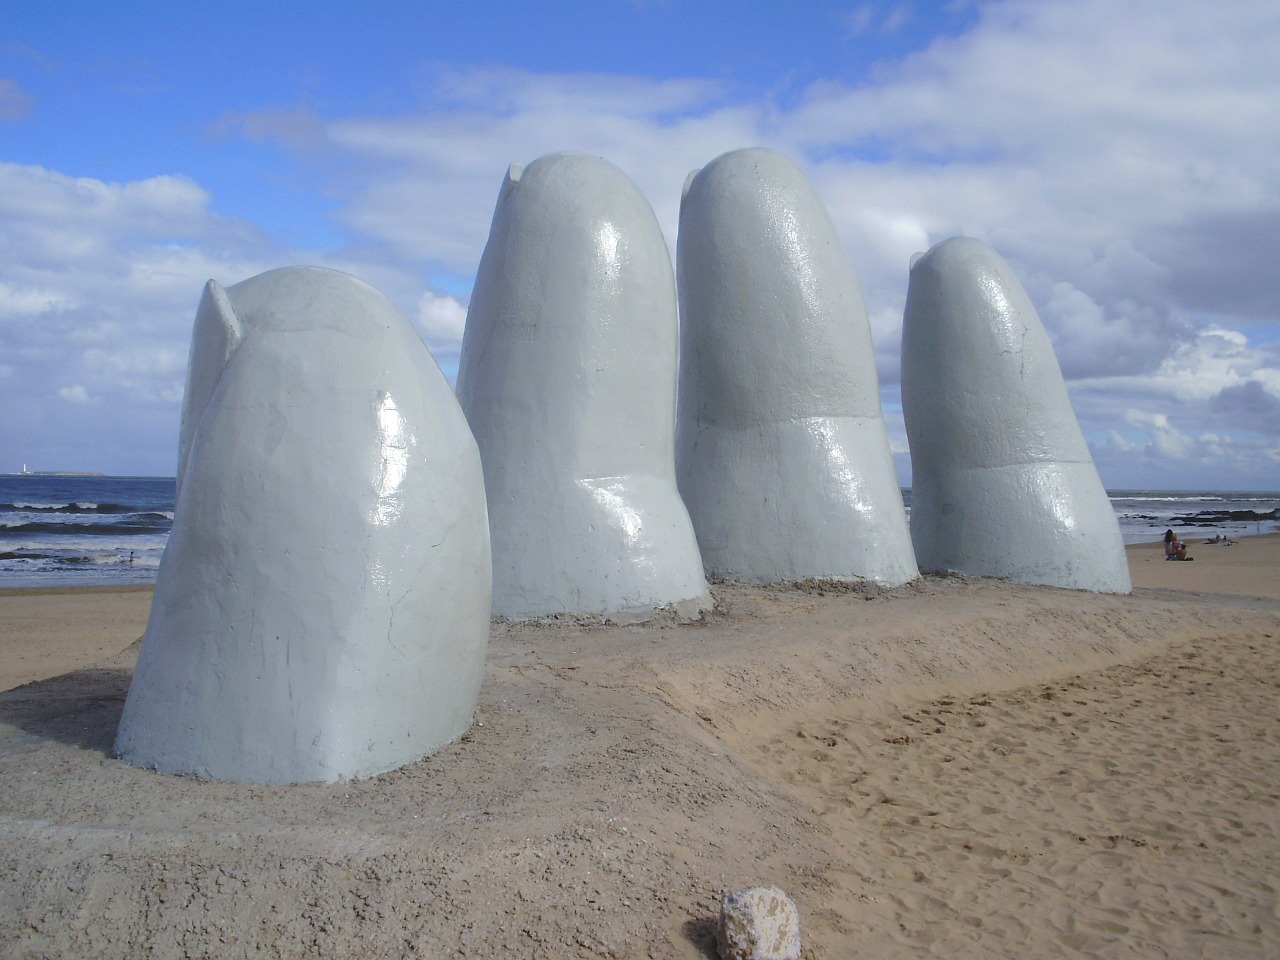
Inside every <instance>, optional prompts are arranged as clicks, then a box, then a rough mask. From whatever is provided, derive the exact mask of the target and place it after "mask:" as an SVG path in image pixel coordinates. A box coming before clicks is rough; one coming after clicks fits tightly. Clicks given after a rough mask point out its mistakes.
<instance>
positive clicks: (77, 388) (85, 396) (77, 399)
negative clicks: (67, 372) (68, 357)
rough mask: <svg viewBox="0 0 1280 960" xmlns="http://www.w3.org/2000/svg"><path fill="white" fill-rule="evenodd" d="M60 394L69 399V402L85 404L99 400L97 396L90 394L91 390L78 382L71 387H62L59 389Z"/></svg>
mask: <svg viewBox="0 0 1280 960" xmlns="http://www.w3.org/2000/svg"><path fill="white" fill-rule="evenodd" d="M58 396H60V397H61V398H62V399H63V400H65V401H67V403H79V404H85V403H97V402H98V401H97V398H96V397H91V396H89V392H88V391H87V390H85V388H84V387H82V386H81V385H80V384H78V383H76V384H72V385H71V386H69V387H62V388H61V389H60V390H59V391H58Z"/></svg>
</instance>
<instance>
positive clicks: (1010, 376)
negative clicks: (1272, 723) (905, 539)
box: [902, 237, 1131, 593]
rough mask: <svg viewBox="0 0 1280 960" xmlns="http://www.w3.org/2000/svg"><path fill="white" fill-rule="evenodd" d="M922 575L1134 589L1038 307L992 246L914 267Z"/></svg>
mask: <svg viewBox="0 0 1280 960" xmlns="http://www.w3.org/2000/svg"><path fill="white" fill-rule="evenodd" d="M902 412H903V418H904V420H905V421H906V427H907V440H908V442H909V443H910V446H911V468H912V474H913V479H912V489H911V497H912V504H911V537H912V539H913V541H914V542H915V548H916V558H917V559H918V560H919V562H920V569H921V570H957V571H960V572H963V573H971V574H976V575H979V576H990V577H1008V578H1009V579H1010V580H1015V581H1018V582H1021V583H1042V584H1048V585H1050V586H1056V587H1073V588H1076V589H1081V590H1094V591H1100V592H1105V593H1128V592H1129V591H1130V589H1131V587H1130V582H1129V566H1128V563H1127V561H1126V559H1125V553H1124V543H1123V541H1122V539H1121V536H1120V527H1119V524H1118V522H1117V520H1116V515H1115V511H1114V510H1112V508H1111V502H1110V501H1109V500H1108V499H1107V493H1106V491H1105V490H1104V489H1103V487H1102V481H1101V480H1100V479H1099V478H1098V471H1097V469H1096V468H1095V467H1094V465H1093V457H1092V456H1091V455H1090V453H1089V447H1088V445H1087V444H1086V443H1085V439H1084V435H1083V434H1082V433H1081V432H1080V427H1079V425H1078V424H1077V422H1076V417H1075V413H1074V412H1073V411H1072V409H1071V400H1070V398H1069V397H1068V396H1067V387H1066V384H1065V382H1064V381H1063V379H1062V371H1061V370H1060V369H1059V367H1058V361H1057V358H1056V357H1055V356H1054V353H1053V345H1052V344H1051V343H1050V341H1049V336H1048V334H1047V333H1046V332H1045V329H1044V327H1043V326H1042V325H1041V323H1040V318H1039V316H1037V314H1036V310H1035V307H1034V306H1032V304H1031V300H1030V298H1028V297H1027V294H1026V292H1025V291H1024V290H1023V289H1022V285H1021V284H1020V283H1019V282H1018V280H1017V278H1016V277H1015V276H1014V274H1013V271H1012V270H1011V269H1010V268H1009V265H1008V264H1007V263H1005V262H1004V260H1003V259H1001V258H1000V256H999V255H998V254H997V253H996V252H995V251H994V250H992V249H990V248H989V247H987V246H986V245H984V244H982V243H980V242H978V241H977V240H971V239H968V238H965V237H956V238H953V239H951V240H944V241H943V242H942V243H939V244H937V245H936V246H934V247H933V248H932V249H931V250H930V251H929V252H928V253H926V254H924V255H923V256H920V257H919V258H918V259H917V260H916V261H915V262H914V263H913V264H912V267H911V278H910V283H909V286H908V288H907V305H906V313H905V315H904V317H903V323H902Z"/></svg>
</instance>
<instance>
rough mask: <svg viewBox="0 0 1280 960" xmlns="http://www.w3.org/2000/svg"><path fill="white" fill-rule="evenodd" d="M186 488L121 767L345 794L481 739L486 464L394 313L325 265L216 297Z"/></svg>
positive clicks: (194, 396) (186, 418)
mask: <svg viewBox="0 0 1280 960" xmlns="http://www.w3.org/2000/svg"><path fill="white" fill-rule="evenodd" d="M178 475H179V488H178V499H177V506H176V512H175V515H174V523H173V532H172V534H171V536H170V540H169V545H168V548H167V550H166V552H165V556H164V559H163V562H162V563H161V567H160V573H159V579H158V582H157V584H156V592H155V599H154V602H153V605H152V609H151V618H150V621H149V622H148V624H147V631H146V635H145V637H144V639H143V644H142V651H141V654H140V656H139V659H138V665H137V669H136V672H135V674H134V678H133V682H132V685H131V686H130V689H129V698H128V701H127V703H126V706H125V711H124V716H123V718H122V720H121V723H120V728H119V733H118V736H117V740H116V750H117V751H118V753H119V755H120V756H121V758H123V759H124V760H126V761H128V762H129V763H131V764H134V765H135V766H142V767H154V768H156V769H158V770H161V771H164V772H169V773H188V774H195V775H198V776H204V777H211V778H215V779H220V780H234V781H241V782H251V783H260V782H265V783H289V782H302V781H313V780H340V779H346V778H350V777H359V776H366V775H369V774H372V773H377V772H379V771H382V770H387V769H390V768H392V767H396V766H399V765H401V764H404V763H407V762H409V761H411V760H414V759H417V758H418V757H421V756H423V755H424V754H426V753H429V752H431V751H432V750H434V749H436V748H437V747H439V746H441V745H443V744H445V743H448V742H450V741H453V740H456V739H457V738H458V737H460V736H461V735H462V734H463V733H464V732H466V730H467V728H468V727H469V726H470V723H471V715H472V711H473V709H474V706H475V702H476V698H477V696H478V694H479V687H480V679H481V676H482V674H483V670H484V657H485V648H486V645H487V643H488V631H489V587H490V567H489V534H488V524H487V521H486V516H485V503H484V491H483V486H482V476H481V470H480V460H479V456H478V453H477V450H476V446H475V442H474V440H473V439H472V437H471V434H470V431H469V430H468V429H467V424H466V420H465V419H464V418H463V416H462V412H461V410H460V409H459V408H458V405H457V402H456V400H455V399H454V397H453V394H452V392H451V391H450V389H449V385H448V383H447V381H446V380H445V379H444V376H443V375H442V374H441V373H440V370H439V368H438V367H437V366H436V365H435V362H434V361H433V360H432V358H431V354H430V353H429V352H428V350H427V348H426V347H425V346H424V345H423V343H422V340H421V339H420V338H419V337H418V335H417V334H416V333H415V332H414V331H413V329H412V327H411V326H410V325H409V322H408V320H407V319H406V318H405V317H404V315H403V314H401V313H400V312H399V311H398V310H397V309H396V308H395V307H394V306H392V305H391V303H390V302H388V301H387V300H386V298H384V297H383V296H382V295H381V294H380V293H378V291H376V290H375V289H373V287H371V286H369V285H368V284H366V283H364V282H362V281H360V280H357V279H356V278H355V277H351V276H347V275H346V274H341V273H337V272H335V271H332V270H321V269H318V268H309V267H289V268H285V269H281V270H272V271H270V272H268V273H264V274H261V275H259V276H256V277H253V278H251V279H249V280H246V281H244V282H243V283H238V284H236V285H234V286H232V287H229V288H227V289H225V290H224V289H223V288H222V287H220V286H219V285H218V284H217V283H215V282H213V281H210V282H209V284H208V286H207V287H206V288H205V293H204V298H203V300H202V301H201V303H200V308H199V311H198V312H197V315H196V323H195V330H194V333H193V336H192V346H191V358H190V365H189V372H188V380H187V392H186V397H185V400H184V404H183V419H182V429H181V451H180V462H179V469H178Z"/></svg>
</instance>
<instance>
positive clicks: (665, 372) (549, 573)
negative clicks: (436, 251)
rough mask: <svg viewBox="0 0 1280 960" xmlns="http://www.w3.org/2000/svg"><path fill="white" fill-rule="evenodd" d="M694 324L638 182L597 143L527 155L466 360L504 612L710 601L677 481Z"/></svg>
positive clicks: (478, 291) (479, 291)
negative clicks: (595, 153) (679, 328)
mask: <svg viewBox="0 0 1280 960" xmlns="http://www.w3.org/2000/svg"><path fill="white" fill-rule="evenodd" d="M676 336H677V333H676V299H675V283H674V280H673V278H672V274H671V259H670V256H669V254H668V252H667V247H666V243H665V242H664V241H663V238H662V231H661V229H660V228H659V227H658V222H657V219H656V218H655V217H654V215H653V211H652V209H651V208H650V207H649V204H648V202H647V201H646V200H645V199H644V197H643V196H641V194H640V192H639V191H638V190H637V189H636V188H635V186H634V185H633V184H632V183H631V181H630V180H629V179H627V177H626V176H625V175H624V174H623V173H622V172H621V171H619V170H618V169H617V168H615V167H613V166H611V165H610V164H608V163H606V162H605V161H603V160H601V159H599V158H597V157H592V156H587V155H585V154H577V153H557V154H551V155H549V156H545V157H542V158H540V159H538V160H535V161H534V162H533V163H531V164H529V165H528V167H527V168H522V167H520V166H513V167H512V168H511V170H510V171H509V172H508V175H507V179H506V182H505V183H504V184H503V186H502V190H501V194H500V195H499V197H498V204H497V209H496V210H495V212H494V215H493V225H492V227H491V229H490V231H489V241H488V244H487V245H486V246H485V250H484V256H483V258H482V259H481V261H480V269H479V272H478V273H477V276H476V283H475V289H474V291H473V293H472V295H471V307H470V310H469V311H468V314H467V327H466V333H465V335H464V337H463V341H462V357H461V360H460V363H459V369H458V399H459V400H460V401H461V403H462V408H463V410H464V411H466V415H467V419H468V420H469V421H470V423H471V429H472V430H473V431H474V433H475V436H476V441H477V443H478V444H479V446H480V455H481V459H482V460H483V462H484V471H485V484H486V488H487V491H488V496H489V519H490V528H491V531H492V537H493V575H494V590H493V610H494V613H496V614H499V615H501V616H505V617H511V618H514V619H522V618H530V617H538V616H544V615H548V614H555V613H596V614H606V615H615V614H621V615H627V616H643V615H645V614H647V613H651V612H652V611H653V610H654V609H655V608H660V607H664V606H667V605H671V604H676V605H677V606H678V608H679V609H680V610H681V612H683V613H685V614H688V615H693V614H696V613H697V611H699V610H701V609H704V608H708V607H709V606H710V598H709V596H708V591H707V584H706V580H705V578H704V577H703V574H702V562H701V559H700V557H699V555H698V546H697V541H696V540H695V538H694V535H693V530H692V527H691V526H690V524H689V515H688V513H687V512H686V511H685V508H684V504H683V503H682V502H681V500H680V495H679V493H678V492H677V490H676V483H675V467H674V451H673V445H674V437H673V433H674V421H675V386H676Z"/></svg>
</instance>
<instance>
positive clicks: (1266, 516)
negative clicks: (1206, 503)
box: [1169, 507, 1280, 527]
mask: <svg viewBox="0 0 1280 960" xmlns="http://www.w3.org/2000/svg"><path fill="white" fill-rule="evenodd" d="M1277 509H1280V508H1275V507H1273V508H1272V509H1270V510H1202V511H1200V512H1199V513H1192V514H1186V515H1184V516H1180V517H1173V518H1172V519H1170V521H1169V526H1171V527H1208V526H1212V525H1214V524H1215V523H1255V522H1259V523H1260V522H1262V521H1274V520H1280V516H1277V513H1276V511H1277Z"/></svg>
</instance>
